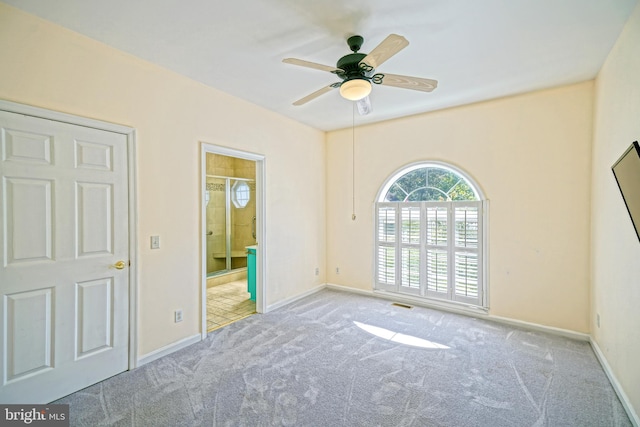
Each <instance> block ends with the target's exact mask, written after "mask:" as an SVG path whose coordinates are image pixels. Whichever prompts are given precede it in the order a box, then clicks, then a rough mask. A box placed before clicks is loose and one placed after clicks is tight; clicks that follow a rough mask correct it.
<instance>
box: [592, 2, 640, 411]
mask: <svg viewBox="0 0 640 427" xmlns="http://www.w3.org/2000/svg"><path fill="white" fill-rule="evenodd" d="M594 124H595V131H594V144H593V173H592V176H593V181H592V208H591V209H592V210H591V216H592V226H591V233H592V252H591V263H592V286H593V289H592V307H591V323H592V326H591V328H592V336H593V337H594V339H595V341H596V342H597V343H598V346H599V347H600V349H601V350H602V352H603V353H604V355H605V357H606V359H607V361H608V362H609V365H610V366H611V369H612V370H613V372H614V374H615V376H616V377H617V379H618V381H619V382H620V384H621V386H622V388H623V389H624V391H625V393H626V394H627V396H628V398H629V401H630V402H631V404H632V405H633V407H634V408H635V411H636V413H638V412H640V364H639V363H638V357H640V330H639V327H640V242H638V238H637V237H636V235H635V232H634V230H633V225H632V223H631V220H630V219H629V215H628V214H627V211H626V208H625V206H624V202H623V200H622V197H621V196H620V192H619V191H618V188H617V186H616V182H615V179H614V177H613V174H612V172H611V165H613V163H614V162H615V161H616V160H617V159H618V158H619V157H620V155H622V153H623V152H624V151H625V150H626V149H627V147H629V145H631V143H632V142H633V141H638V140H640V5H638V6H636V8H635V11H634V12H633V14H632V15H631V17H630V18H629V21H628V22H627V25H626V26H625V28H624V30H623V32H622V34H621V35H620V37H619V39H618V41H617V43H616V45H615V47H614V48H613V50H612V51H611V53H610V54H609V57H608V58H607V61H606V62H605V64H604V66H603V67H602V70H601V71H600V73H599V75H598V78H597V80H596V97H595V121H594ZM598 314H599V315H600V327H598V326H597V325H596V317H597V315H598Z"/></svg>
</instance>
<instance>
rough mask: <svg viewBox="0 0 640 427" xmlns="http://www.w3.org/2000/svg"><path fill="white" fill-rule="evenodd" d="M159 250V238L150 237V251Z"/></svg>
mask: <svg viewBox="0 0 640 427" xmlns="http://www.w3.org/2000/svg"><path fill="white" fill-rule="evenodd" d="M159 248H160V236H151V249H159Z"/></svg>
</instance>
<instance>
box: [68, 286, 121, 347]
mask: <svg viewBox="0 0 640 427" xmlns="http://www.w3.org/2000/svg"><path fill="white" fill-rule="evenodd" d="M113 297H114V295H113V278H111V277H108V278H104V279H98V280H92V281H88V282H83V283H78V284H76V358H82V357H87V356H89V355H91V354H93V353H95V352H97V351H103V350H107V349H109V348H111V347H113V312H112V307H113Z"/></svg>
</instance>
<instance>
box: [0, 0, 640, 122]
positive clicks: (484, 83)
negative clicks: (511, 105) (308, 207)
mask: <svg viewBox="0 0 640 427" xmlns="http://www.w3.org/2000/svg"><path fill="white" fill-rule="evenodd" d="M2 1H4V2H5V3H7V4H10V5H12V6H15V7H17V8H20V9H23V10H25V11H27V12H29V13H32V14H34V15H38V16H40V17H42V18H44V19H47V20H49V21H52V22H55V23H57V24H60V25H62V26H64V27H67V28H69V29H71V30H74V31H77V32H79V33H82V34H85V35H87V36H88V37H91V38H93V39H96V40H99V41H101V42H103V43H106V44H108V45H111V46H113V47H115V48H117V49H120V50H123V51H125V52H129V53H131V54H133V55H135V56H138V57H140V58H143V59H145V60H147V61H150V62H153V63H156V64H158V65H160V66H162V67H165V68H168V69H171V70H173V71H175V72H177V73H180V74H183V75H185V76H187V77H190V78H192V79H194V80H197V81H199V82H202V83H204V84H206V85H209V86H212V87H214V88H217V89H219V90H222V91H224V92H227V93H229V94H231V95H235V96H237V97H240V98H243V99H245V100H247V101H250V102H252V103H255V104H258V105H261V106H263V107H265V108H267V109H269V110H272V111H275V112H277V113H280V114H283V115H285V116H288V117H291V118H292V119H294V120H297V121H299V122H302V123H306V124H308V125H310V126H313V127H315V128H317V129H321V130H335V129H340V128H344V127H349V126H351V123H352V111H353V109H352V103H351V102H349V101H346V100H344V99H342V98H341V97H340V95H339V93H338V91H337V90H334V91H331V92H330V93H328V94H325V95H323V96H321V97H320V98H317V99H315V100H313V101H311V102H309V103H308V104H305V105H303V106H299V107H294V106H292V105H291V103H292V102H293V101H295V100H297V99H299V98H302V97H303V96H305V95H307V94H309V93H311V92H314V91H315V90H317V89H320V88H322V87H323V86H327V85H328V84H330V83H332V82H335V81H338V78H337V77H336V76H334V75H333V74H330V73H327V72H323V71H317V70H312V69H307V68H302V67H296V66H293V65H289V64H283V63H282V62H281V61H282V59H283V58H287V57H295V58H300V59H304V60H308V61H313V62H317V63H321V64H326V65H331V66H335V63H336V61H337V60H338V59H339V58H340V57H341V56H343V55H345V54H347V53H350V51H349V48H348V46H347V44H346V42H345V40H346V38H347V37H348V36H350V35H353V34H360V35H362V36H363V37H364V38H365V42H364V44H363V46H362V49H361V52H364V53H367V52H370V51H371V50H372V49H373V48H374V47H375V46H376V45H377V44H378V43H380V42H381V41H382V40H383V39H384V38H385V37H386V36H387V35H388V34H390V33H396V34H400V35H403V36H404V37H406V38H407V39H408V40H409V42H410V44H409V46H408V47H407V48H405V49H404V50H403V51H401V52H400V53H398V54H397V55H396V56H394V57H393V58H391V59H389V60H388V61H387V62H385V63H384V64H382V65H381V66H380V67H379V68H378V70H377V71H378V72H385V71H386V72H388V73H393V74H404V75H409V76H417V77H426V78H433V79H436V80H438V82H439V86H438V88H437V89H436V90H434V91H433V92H431V93H424V92H418V91H412V90H407V89H400V88H394V87H388V86H375V87H374V88H373V92H372V94H371V102H372V104H373V112H372V113H371V114H370V115H368V116H357V115H356V124H363V123H372V122H376V121H381V120H386V119H391V118H396V117H402V116H407V115H412V114H417V113H422V112H426V111H433V110H437V109H442V108H446V107H451V106H456V105H462V104H468V103H472V102H477V101H482V100H487V99H492V98H497V97H502V96H507V95H513V94H517V93H523V92H528V91H532V90H536V89H542V88H548V87H553V86H558V85H564V84H570V83H575V82H580V81H585V80H589V79H592V78H594V77H595V76H596V74H597V72H598V71H599V69H600V67H601V66H602V63H603V62H604V60H605V58H606V56H607V54H608V53H609V51H610V50H611V47H612V46H613V44H614V43H615V40H616V39H617V37H618V35H619V34H620V31H621V30H622V27H623V25H624V23H625V22H626V20H627V18H628V16H629V15H630V13H631V11H632V10H633V8H634V6H635V5H636V3H637V0H606V1H603V0H384V1H383V0H322V1H321V0H232V1H221V0H189V1H185V0H161V1H158V0H109V1H104V0H55V1H52V0H2Z"/></svg>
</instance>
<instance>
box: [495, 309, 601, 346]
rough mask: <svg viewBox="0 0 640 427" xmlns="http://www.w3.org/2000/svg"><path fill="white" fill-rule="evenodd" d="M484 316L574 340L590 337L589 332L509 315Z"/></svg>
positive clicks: (587, 339) (583, 339) (586, 339)
mask: <svg viewBox="0 0 640 427" xmlns="http://www.w3.org/2000/svg"><path fill="white" fill-rule="evenodd" d="M485 318H486V319H488V320H493V321H494V322H499V323H504V324H507V325H512V326H518V327H521V328H524V329H529V330H533V331H540V332H548V333H550V334H554V335H560V336H563V337H566V338H571V339H574V340H579V341H589V339H590V336H589V334H584V333H582V332H576V331H572V330H569V329H562V328H554V327H553V326H545V325H540V324H538V323H531V322H525V321H524V320H516V319H511V318H509V317H501V316H492V315H490V314H489V315H487V316H485Z"/></svg>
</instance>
